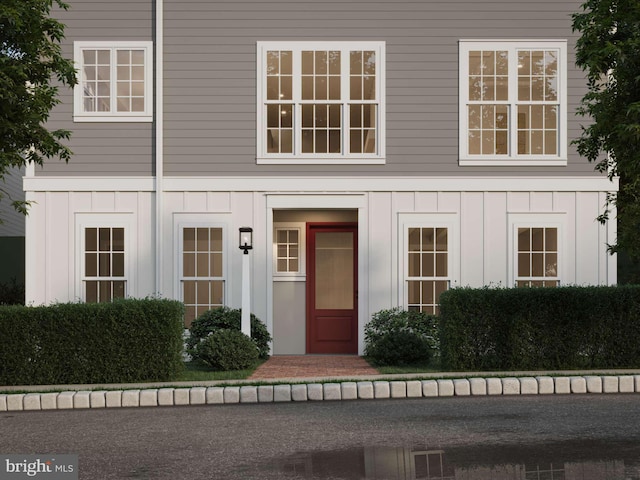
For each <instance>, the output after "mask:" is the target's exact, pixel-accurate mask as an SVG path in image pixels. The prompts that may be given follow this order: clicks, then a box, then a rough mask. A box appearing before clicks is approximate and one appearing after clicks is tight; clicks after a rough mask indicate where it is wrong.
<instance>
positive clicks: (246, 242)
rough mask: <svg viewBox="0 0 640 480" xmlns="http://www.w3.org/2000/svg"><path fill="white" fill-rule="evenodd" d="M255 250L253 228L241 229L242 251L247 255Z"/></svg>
mask: <svg viewBox="0 0 640 480" xmlns="http://www.w3.org/2000/svg"><path fill="white" fill-rule="evenodd" d="M251 249H253V228H251V227H240V250H244V253H245V255H246V254H248V253H249V250H251Z"/></svg>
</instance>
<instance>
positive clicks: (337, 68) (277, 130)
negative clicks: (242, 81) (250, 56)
mask: <svg viewBox="0 0 640 480" xmlns="http://www.w3.org/2000/svg"><path fill="white" fill-rule="evenodd" d="M383 98H384V43H383V42H295V43H291V42H259V43H258V99H257V100H258V105H257V112H258V119H257V124H258V151H257V157H258V163H298V162H299V163H309V164H311V163H384V131H383V126H384V101H383Z"/></svg>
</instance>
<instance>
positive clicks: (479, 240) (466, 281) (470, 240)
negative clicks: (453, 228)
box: [454, 192, 484, 287]
mask: <svg viewBox="0 0 640 480" xmlns="http://www.w3.org/2000/svg"><path fill="white" fill-rule="evenodd" d="M460 217H461V218H460V224H461V225H460V250H461V251H460V258H461V260H462V261H461V262H460V264H461V272H460V282H461V284H462V285H465V286H466V285H469V286H471V287H482V285H483V284H484V261H483V256H484V194H483V193H481V192H464V193H462V212H461V214H460ZM454 254H455V252H454Z"/></svg>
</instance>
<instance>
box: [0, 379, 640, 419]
mask: <svg viewBox="0 0 640 480" xmlns="http://www.w3.org/2000/svg"><path fill="white" fill-rule="evenodd" d="M608 393H640V375H618V376H616V375H584V376H569V377H565V376H537V377H526V376H521V377H504V378H494V377H492V378H481V377H473V378H446V379H438V380H392V381H386V380H374V381H359V382H353V381H345V382H339V381H331V382H330V383H317V382H314V383H309V384H293V385H289V384H282V385H261V386H252V385H244V386H242V387H238V386H228V387H223V386H217V387H201V386H199V387H190V388H188V387H187V388H159V389H158V388H149V389H135V390H111V391H106V390H95V391H87V390H81V391H66V392H58V393H51V392H49V393H26V394H25V393H14V394H0V412H15V411H33V410H64V409H96V408H126V407H166V406H173V405H224V404H239V403H249V404H251V403H274V402H304V401H335V400H356V399H379V398H394V399H396V398H397V399H402V398H421V397H422V398H437V397H469V396H471V397H474V396H487V395H494V396H495V395H509V396H513V395H551V394H557V395H570V394H587V395H592V394H608Z"/></svg>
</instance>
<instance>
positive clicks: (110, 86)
mask: <svg viewBox="0 0 640 480" xmlns="http://www.w3.org/2000/svg"><path fill="white" fill-rule="evenodd" d="M152 49H153V47H152V42H104V41H100V42H75V43H74V59H75V63H76V69H77V71H78V84H77V85H76V86H75V87H74V108H73V115H74V121H77V122H112V121H126V122H150V121H152V120H153V60H152V53H153V52H152Z"/></svg>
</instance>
